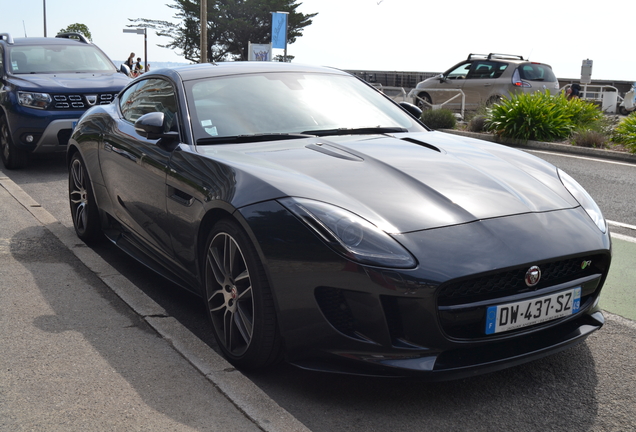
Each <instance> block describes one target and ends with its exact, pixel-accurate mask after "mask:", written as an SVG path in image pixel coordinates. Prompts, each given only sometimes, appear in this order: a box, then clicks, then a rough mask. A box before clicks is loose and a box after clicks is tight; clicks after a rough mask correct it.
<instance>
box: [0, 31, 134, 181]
mask: <svg viewBox="0 0 636 432" xmlns="http://www.w3.org/2000/svg"><path fill="white" fill-rule="evenodd" d="M0 68H1V70H0V155H1V158H2V162H3V163H4V166H5V167H6V168H8V169H16V168H22V167H24V166H25V165H26V164H27V162H28V158H29V154H31V153H51V152H64V151H66V145H67V143H68V139H69V137H70V136H71V132H72V130H73V126H74V125H75V123H76V122H77V120H78V119H79V117H80V116H81V115H82V114H83V113H84V111H86V110H87V109H88V108H89V107H91V106H93V105H103V104H109V103H111V102H112V101H113V99H114V98H115V96H116V95H117V93H118V92H119V91H120V90H121V89H122V88H123V87H124V86H125V85H126V84H127V83H128V82H130V78H128V77H127V76H125V75H124V74H121V73H118V70H117V68H116V67H115V65H114V64H113V62H112V61H111V60H110V59H109V58H108V56H107V55H106V54H105V53H104V52H102V51H101V50H100V49H99V48H98V47H97V46H95V45H93V44H92V43H90V42H89V41H88V40H87V39H86V38H85V37H84V36H83V35H81V34H78V33H64V34H59V35H57V36H56V37H54V38H15V39H14V38H12V37H11V35H10V34H8V33H0Z"/></svg>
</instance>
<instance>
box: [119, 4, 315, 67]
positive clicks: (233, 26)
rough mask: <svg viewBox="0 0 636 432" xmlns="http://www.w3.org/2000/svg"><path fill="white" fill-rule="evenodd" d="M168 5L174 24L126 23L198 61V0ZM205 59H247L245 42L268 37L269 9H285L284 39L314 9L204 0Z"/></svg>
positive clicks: (296, 32)
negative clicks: (306, 11)
mask: <svg viewBox="0 0 636 432" xmlns="http://www.w3.org/2000/svg"><path fill="white" fill-rule="evenodd" d="M172 1H173V4H168V7H170V8H172V9H174V10H175V11H176V13H175V16H174V17H175V18H177V19H179V20H180V22H179V23H178V24H175V23H171V22H168V21H160V20H150V19H146V18H137V19H131V20H130V21H131V22H133V23H134V24H132V25H130V26H129V27H147V28H149V29H153V30H155V32H156V34H157V36H165V37H169V38H171V41H170V42H169V43H167V44H165V45H159V46H161V47H165V48H171V49H174V50H177V51H178V52H179V53H180V55H183V56H184V57H185V58H186V59H187V60H190V61H192V62H195V63H197V62H199V59H200V58H201V52H200V47H199V45H200V34H201V26H200V13H201V4H200V0H172ZM207 2H208V5H207V8H208V11H207V12H208V16H207V31H208V56H207V57H208V59H209V60H210V61H213V62H214V61H224V60H247V57H248V52H247V49H248V43H249V42H252V43H257V44H266V43H269V42H270V41H271V32H272V15H271V13H272V12H289V15H288V17H287V43H288V44H292V43H294V42H295V41H296V39H297V38H298V37H300V36H302V33H303V29H304V28H305V27H307V26H308V25H310V24H311V23H312V20H311V19H312V18H313V17H315V16H316V15H317V13H312V14H303V13H300V12H297V11H296V9H297V8H298V6H300V3H297V0H207Z"/></svg>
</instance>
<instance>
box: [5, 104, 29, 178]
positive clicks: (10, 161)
mask: <svg viewBox="0 0 636 432" xmlns="http://www.w3.org/2000/svg"><path fill="white" fill-rule="evenodd" d="M0 155H1V157H2V163H3V164H4V166H5V168H6V169H10V170H13V169H19V168H24V167H25V166H27V164H28V162H29V154H28V153H27V152H26V151H24V150H22V149H20V148H17V147H16V146H15V145H14V144H13V138H12V137H11V132H10V130H9V124H8V123H7V118H6V117H4V116H2V117H1V118H0Z"/></svg>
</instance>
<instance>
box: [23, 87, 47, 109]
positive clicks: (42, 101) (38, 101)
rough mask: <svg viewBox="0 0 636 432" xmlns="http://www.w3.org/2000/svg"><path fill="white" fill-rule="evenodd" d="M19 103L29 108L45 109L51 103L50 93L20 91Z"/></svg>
mask: <svg viewBox="0 0 636 432" xmlns="http://www.w3.org/2000/svg"><path fill="white" fill-rule="evenodd" d="M18 103H19V104H20V105H22V106H25V107H29V108H37V109H45V108H46V107H48V106H49V104H50V103H51V96H50V95H49V94H48V93H32V92H22V91H19V92H18Z"/></svg>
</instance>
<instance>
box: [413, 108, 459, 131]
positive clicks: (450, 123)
mask: <svg viewBox="0 0 636 432" xmlns="http://www.w3.org/2000/svg"><path fill="white" fill-rule="evenodd" d="M420 120H422V122H423V123H424V124H425V125H426V126H428V127H430V128H431V129H434V130H437V129H454V128H455V125H456V124H457V118H456V117H455V114H453V112H452V111H451V110H448V109H445V108H441V109H435V110H425V111H422V116H421V117H420Z"/></svg>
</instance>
